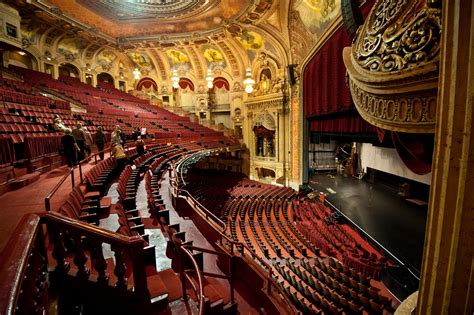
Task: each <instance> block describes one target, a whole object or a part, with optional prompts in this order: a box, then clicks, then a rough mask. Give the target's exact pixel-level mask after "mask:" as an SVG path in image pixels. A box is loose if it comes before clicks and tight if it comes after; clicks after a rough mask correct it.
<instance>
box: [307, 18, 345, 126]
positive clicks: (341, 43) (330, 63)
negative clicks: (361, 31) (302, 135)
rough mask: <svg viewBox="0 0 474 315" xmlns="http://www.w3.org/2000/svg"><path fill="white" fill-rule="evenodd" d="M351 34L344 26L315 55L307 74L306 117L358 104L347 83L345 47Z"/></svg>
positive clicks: (330, 112)
mask: <svg viewBox="0 0 474 315" xmlns="http://www.w3.org/2000/svg"><path fill="white" fill-rule="evenodd" d="M350 45H351V38H350V37H349V35H347V32H346V30H345V29H344V28H343V27H341V28H339V29H338V30H337V31H336V32H335V33H334V35H333V36H331V38H330V39H329V40H328V42H327V43H326V44H325V45H324V46H323V47H322V48H321V49H320V50H319V51H318V52H317V53H316V55H314V57H313V59H312V60H311V61H310V62H309V64H308V66H307V67H306V68H305V72H304V74H303V104H304V105H303V106H304V114H305V117H307V118H311V117H315V116H321V115H327V114H333V113H337V112H341V111H345V110H349V109H352V108H354V104H353V102H352V97H351V92H350V90H349V88H348V86H347V85H346V68H345V66H344V62H343V60H342V50H343V48H344V47H347V46H350Z"/></svg>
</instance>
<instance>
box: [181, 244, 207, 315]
mask: <svg viewBox="0 0 474 315" xmlns="http://www.w3.org/2000/svg"><path fill="white" fill-rule="evenodd" d="M180 248H181V251H182V252H183V253H184V254H185V255H186V256H188V258H189V259H190V260H191V262H192V263H193V267H194V269H195V271H196V274H197V277H198V288H197V289H196V288H195V287H194V285H193V282H192V279H191V278H188V277H187V274H186V273H185V270H182V271H181V272H182V277H181V278H182V280H184V277H186V278H187V279H188V280H189V282H190V283H191V286H192V288H193V290H194V293H195V294H196V295H197V297H198V300H199V302H198V303H199V304H198V312H199V313H198V314H199V315H202V314H204V285H203V281H202V275H201V272H200V270H199V266H198V264H197V262H196V260H195V259H194V257H193V255H192V254H191V252H190V251H189V250H188V249H186V247H185V246H181V247H180ZM182 285H183V289H184V292H183V298H184V297H185V294H186V291H185V288H186V284H184V283H183V284H182Z"/></svg>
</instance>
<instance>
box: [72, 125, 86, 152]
mask: <svg viewBox="0 0 474 315" xmlns="http://www.w3.org/2000/svg"><path fill="white" fill-rule="evenodd" d="M72 135H73V136H74V139H76V143H77V145H78V146H79V152H78V153H77V158H78V159H79V161H82V160H83V159H84V158H85V150H84V149H85V146H86V134H85V132H84V130H83V129H82V124H80V123H79V124H76V128H75V129H74V130H73V131H72Z"/></svg>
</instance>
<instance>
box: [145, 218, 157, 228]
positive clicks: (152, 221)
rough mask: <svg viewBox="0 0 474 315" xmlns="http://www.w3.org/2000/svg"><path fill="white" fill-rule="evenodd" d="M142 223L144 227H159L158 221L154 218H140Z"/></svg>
mask: <svg viewBox="0 0 474 315" xmlns="http://www.w3.org/2000/svg"><path fill="white" fill-rule="evenodd" d="M142 223H143V224H144V225H145V229H160V228H161V227H160V223H159V222H158V219H156V218H142Z"/></svg>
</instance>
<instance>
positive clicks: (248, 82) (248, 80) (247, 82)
mask: <svg viewBox="0 0 474 315" xmlns="http://www.w3.org/2000/svg"><path fill="white" fill-rule="evenodd" d="M251 71H252V70H251V69H250V68H247V71H246V73H245V79H244V86H245V92H246V93H252V92H253V85H254V84H255V80H254V79H252V72H251Z"/></svg>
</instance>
